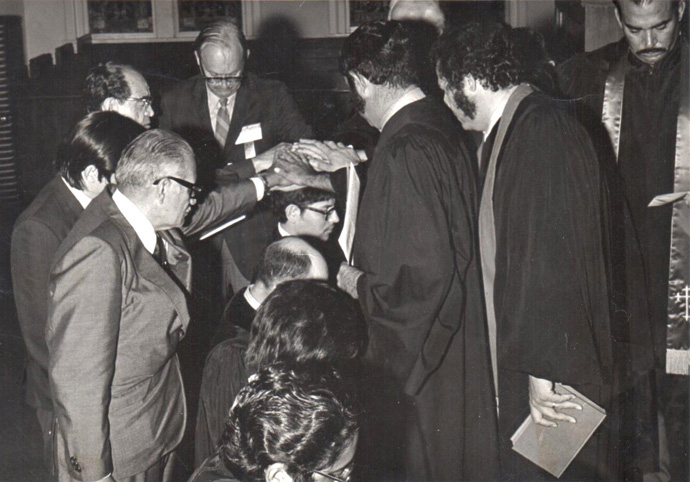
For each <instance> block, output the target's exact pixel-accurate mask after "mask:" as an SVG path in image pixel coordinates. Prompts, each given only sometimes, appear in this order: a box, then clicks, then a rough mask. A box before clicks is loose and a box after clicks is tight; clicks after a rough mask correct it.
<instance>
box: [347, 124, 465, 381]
mask: <svg viewBox="0 0 690 482" xmlns="http://www.w3.org/2000/svg"><path fill="white" fill-rule="evenodd" d="M400 138H401V140H400V141H398V142H396V143H394V144H393V145H392V146H391V148H390V149H389V152H387V153H385V154H384V155H383V156H382V157H383V158H379V159H377V162H378V161H379V160H380V161H381V162H382V163H383V165H382V166H381V169H382V172H381V175H377V176H376V178H375V181H374V182H375V184H372V185H369V186H367V190H372V189H373V190H374V191H373V192H375V193H376V196H377V202H376V204H377V206H376V208H375V209H376V216H375V217H373V218H369V219H370V222H369V223H368V226H367V227H366V230H367V233H368V235H367V241H368V243H369V244H368V246H367V247H366V248H365V252H366V253H367V254H366V261H365V263H364V264H365V265H366V267H367V272H366V273H365V274H364V275H363V276H361V277H360V279H359V281H358V295H359V299H360V302H361V304H362V306H363V309H364V312H365V316H366V318H367V321H368V326H369V335H370V355H371V356H372V357H373V358H374V360H375V361H377V362H380V363H381V364H382V365H383V366H384V367H386V368H388V369H389V370H390V371H391V372H392V374H393V375H394V376H396V378H398V379H399V380H401V381H402V382H403V383H404V385H405V387H406V391H408V392H411V393H414V392H415V391H416V390H417V389H418V388H419V387H420V386H421V384H422V383H423V379H424V378H425V377H426V376H427V375H428V374H429V373H431V372H432V371H433V370H434V369H436V368H437V367H438V365H439V364H440V362H441V360H442V358H443V355H444V353H445V350H446V349H447V346H448V344H449V343H450V340H451V338H452V336H453V334H454V333H455V332H457V330H458V328H459V327H460V323H461V320H462V316H463V314H462V310H463V308H464V299H463V297H462V295H460V296H456V294H457V292H458V291H461V289H460V288H459V285H461V283H462V280H460V275H459V272H460V273H462V272H463V270H464V269H466V266H467V263H468V262H469V257H470V255H471V248H470V247H471V241H470V240H471V235H470V233H469V232H465V233H461V234H464V235H465V236H466V238H465V241H466V244H465V245H464V246H458V245H457V244H458V243H457V239H456V238H457V234H458V230H459V229H458V228H457V226H458V225H461V224H463V223H464V224H465V225H469V221H468V219H469V217H468V212H469V211H468V206H467V205H466V203H465V200H464V199H463V198H462V197H461V195H460V190H459V187H458V185H457V183H458V182H459V181H458V179H457V172H456V171H455V170H454V169H453V168H452V163H455V162H459V160H458V159H457V158H453V157H451V156H455V157H457V156H458V155H459V151H458V150H457V149H451V148H450V146H449V145H448V143H447V142H445V141H444V140H443V139H442V138H439V136H436V138H434V136H433V135H428V133H425V132H420V131H419V129H417V132H415V133H413V132H407V133H403V134H401V135H400ZM355 264H357V259H356V258H355ZM459 265H462V266H459Z"/></svg>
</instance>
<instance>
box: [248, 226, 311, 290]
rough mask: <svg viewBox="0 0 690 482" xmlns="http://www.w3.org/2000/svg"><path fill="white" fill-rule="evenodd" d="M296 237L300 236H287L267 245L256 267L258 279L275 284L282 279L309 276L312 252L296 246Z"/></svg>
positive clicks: (269, 284)
mask: <svg viewBox="0 0 690 482" xmlns="http://www.w3.org/2000/svg"><path fill="white" fill-rule="evenodd" d="M295 239H298V238H296V237H293V236H287V237H284V238H281V239H279V240H277V241H274V242H272V243H271V244H269V245H268V246H266V249H264V252H263V255H262V256H261V260H260V261H259V264H258V265H257V267H256V280H257V281H260V282H261V283H263V284H264V286H275V285H277V284H278V283H281V282H282V281H287V280H291V279H302V278H307V277H308V276H309V273H310V271H311V267H312V262H311V257H310V254H309V252H308V251H307V250H306V249H300V248H299V247H298V248H296V247H295V246H294V245H295V243H294V242H293V241H294V240H295ZM305 247H307V245H306V242H305Z"/></svg>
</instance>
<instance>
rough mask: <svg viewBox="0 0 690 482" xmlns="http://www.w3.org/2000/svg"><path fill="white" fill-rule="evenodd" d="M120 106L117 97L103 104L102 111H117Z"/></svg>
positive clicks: (110, 98)
mask: <svg viewBox="0 0 690 482" xmlns="http://www.w3.org/2000/svg"><path fill="white" fill-rule="evenodd" d="M119 105H120V101H119V100H117V99H116V98H115V97H108V98H107V99H105V100H104V101H103V102H101V110H102V111H106V112H113V111H117V107H118V106H119Z"/></svg>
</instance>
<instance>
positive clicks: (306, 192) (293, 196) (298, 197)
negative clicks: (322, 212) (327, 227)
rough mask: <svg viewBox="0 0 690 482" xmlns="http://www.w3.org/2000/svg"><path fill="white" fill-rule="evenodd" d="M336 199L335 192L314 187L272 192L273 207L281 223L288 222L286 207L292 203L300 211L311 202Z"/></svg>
mask: <svg viewBox="0 0 690 482" xmlns="http://www.w3.org/2000/svg"><path fill="white" fill-rule="evenodd" d="M331 199H335V193H333V192H332V191H326V190H323V189H316V188H314V187H303V188H302V189H295V190H294V191H275V192H272V193H271V207H272V208H273V212H274V213H275V215H276V216H277V217H278V219H279V221H280V222H281V223H284V222H287V215H286V214H285V208H286V207H288V206H289V205H290V204H294V205H295V206H297V207H299V209H300V211H304V208H305V207H307V206H309V205H310V204H314V203H318V202H321V201H329V200H331Z"/></svg>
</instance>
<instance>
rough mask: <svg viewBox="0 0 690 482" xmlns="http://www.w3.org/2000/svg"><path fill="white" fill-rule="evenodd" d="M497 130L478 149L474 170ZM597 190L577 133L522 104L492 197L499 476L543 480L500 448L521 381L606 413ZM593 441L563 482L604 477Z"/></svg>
mask: <svg viewBox="0 0 690 482" xmlns="http://www.w3.org/2000/svg"><path fill="white" fill-rule="evenodd" d="M497 129H498V124H497V125H496V126H494V129H493V131H492V133H491V134H490V135H489V137H488V139H487V141H486V142H485V144H484V146H483V148H482V164H481V166H482V167H484V166H486V165H488V158H489V155H490V153H491V150H492V147H493V142H494V140H495V136H496V133H497ZM602 183H603V179H602V175H601V173H600V170H599V165H598V159H597V156H596V152H595V151H594V148H593V146H592V143H591V141H590V139H589V136H588V135H587V132H586V131H585V129H584V128H583V127H582V126H581V125H580V124H579V123H578V122H577V121H576V120H575V118H573V117H571V116H570V115H569V114H567V113H566V112H565V111H564V110H562V109H560V108H559V107H558V106H557V105H556V103H555V102H554V101H552V100H551V99H549V98H547V97H546V96H543V95H541V94H531V95H530V96H528V97H527V98H525V99H524V100H523V101H522V102H521V104H520V105H519V107H518V109H517V111H516V113H515V116H514V117H513V120H512V122H511V124H510V126H509V128H508V131H507V133H506V137H505V140H504V143H503V147H502V149H501V153H500V155H499V157H498V162H497V170H496V180H495V186H494V194H493V202H494V222H495V226H496V277H495V282H494V307H495V313H496V326H497V353H498V367H499V372H498V387H499V389H498V390H499V404H500V417H499V427H500V436H501V441H500V442H501V470H502V476H503V477H510V476H519V477H523V478H525V477H528V478H529V477H536V476H538V475H539V474H540V473H541V474H543V472H541V470H540V469H538V468H536V466H534V465H533V464H531V463H529V462H526V461H525V459H522V458H521V457H520V456H519V455H516V454H515V452H513V451H512V450H511V448H510V447H511V443H510V436H511V435H512V434H513V433H514V432H515V430H516V429H517V428H518V427H519V425H520V424H521V423H522V421H523V420H524V419H525V418H526V417H527V416H528V415H529V396H528V390H527V389H528V378H527V376H528V375H533V376H535V377H538V378H544V379H547V380H550V381H554V382H562V383H564V384H567V385H571V386H574V387H576V388H577V389H578V390H580V391H582V392H584V393H585V394H586V395H587V396H589V397H590V398H591V399H593V400H595V401H596V402H597V403H600V404H603V405H605V408H606V409H608V408H609V407H608V404H609V400H610V394H609V393H608V384H609V383H610V378H611V365H612V340H611V330H610V318H609V300H608V286H607V276H606V258H605V255H604V250H605V239H606V233H604V232H603V226H604V216H605V213H606V199H605V197H604V196H603V194H602V193H603V190H602ZM599 433H600V434H602V437H595V438H594V439H593V441H592V442H591V443H588V445H587V446H586V447H585V450H584V451H583V453H582V456H581V457H578V458H577V459H576V460H575V462H574V463H573V465H572V466H571V468H570V469H569V470H570V472H566V475H564V477H566V476H575V475H577V476H582V477H584V478H585V479H586V480H591V478H592V477H595V476H596V475H595V474H597V473H600V472H602V471H603V472H604V473H606V472H607V470H609V467H607V465H606V464H607V454H608V448H607V444H608V441H607V440H606V430H605V429H600V430H599ZM581 461H582V462H583V463H584V464H589V463H594V464H597V465H598V467H596V466H595V467H589V468H586V467H585V466H584V465H580V462H581ZM566 480H570V479H568V478H566Z"/></svg>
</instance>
